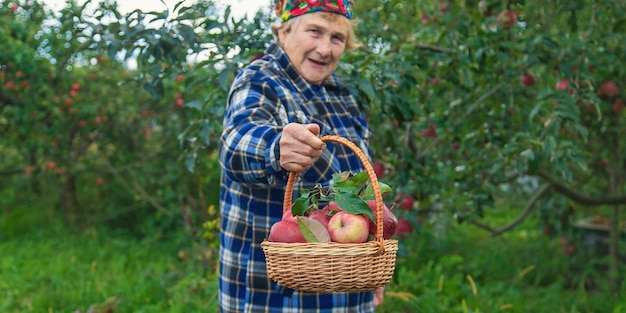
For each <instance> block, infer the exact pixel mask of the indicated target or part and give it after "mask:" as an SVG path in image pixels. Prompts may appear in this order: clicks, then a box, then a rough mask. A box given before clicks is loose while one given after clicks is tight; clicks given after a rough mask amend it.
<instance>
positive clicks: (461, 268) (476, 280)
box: [380, 217, 626, 313]
mask: <svg viewBox="0 0 626 313" xmlns="http://www.w3.org/2000/svg"><path fill="white" fill-rule="evenodd" d="M496 218H497V217H496ZM447 227H448V230H447V231H445V232H444V233H445V234H446V235H445V236H442V235H441V232H439V231H437V229H439V228H441V224H439V225H437V224H435V223H432V224H429V223H426V225H423V227H422V228H421V230H420V232H418V233H416V234H414V235H413V237H412V238H409V239H407V240H404V241H402V242H401V248H402V247H403V249H401V251H400V253H399V257H398V262H397V271H396V275H394V280H393V281H392V283H391V284H390V286H389V287H388V288H387V297H386V298H387V301H386V302H385V305H384V306H383V307H382V308H381V310H380V312H425V313H432V312H508V313H514V312H519V313H526V312H533V313H542V312H545V313H561V312H563V313H575V312H576V313H578V312H580V313H583V312H584V313H619V312H626V294H625V293H624V292H623V291H622V292H621V293H620V294H614V295H611V294H610V293H608V292H607V290H608V287H607V285H608V283H607V279H606V272H602V271H601V270H596V269H593V267H592V266H590V264H593V263H592V262H591V261H593V260H594V259H589V258H588V256H586V255H585V254H583V253H582V252H583V251H582V249H579V251H577V253H575V254H573V255H568V254H565V253H563V249H562V247H561V244H560V240H559V238H560V237H559V236H554V237H550V236H545V235H544V234H543V233H542V232H541V231H540V230H539V228H538V227H535V226H533V225H532V222H531V221H529V222H527V223H525V224H524V225H522V226H521V227H520V228H519V229H516V230H514V231H511V232H509V233H506V234H505V235H503V236H500V237H496V238H492V237H491V236H490V235H489V234H488V233H486V232H484V231H482V230H479V229H477V228H476V227H474V226H471V225H466V224H464V225H454V226H452V225H447ZM408 242H411V243H412V246H410V247H409V246H407V243H408ZM595 261H597V262H600V263H601V260H600V259H599V258H598V259H595ZM623 270H624V269H622V271H623ZM622 290H623V289H622Z"/></svg>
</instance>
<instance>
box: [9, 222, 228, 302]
mask: <svg viewBox="0 0 626 313" xmlns="http://www.w3.org/2000/svg"><path fill="white" fill-rule="evenodd" d="M60 247H62V249H60ZM0 250H2V251H3V257H2V260H0V276H1V277H2V280H0V299H2V300H0V309H1V310H2V312H7V313H9V312H10V313H13V312H75V311H81V312H87V311H88V310H89V311H90V312H107V311H109V312H118V311H119V312H155V313H156V312H190V311H203V312H215V311H216V308H217V280H216V279H215V278H214V276H213V275H214V274H213V271H212V267H211V266H210V265H211V263H210V256H209V255H207V252H206V251H204V250H202V249H200V248H199V246H197V245H192V243H191V242H189V241H188V239H187V238H186V236H181V235H178V237H159V236H151V237H148V238H145V239H143V240H138V239H136V238H133V237H131V236H128V234H121V233H115V232H112V231H105V230H101V231H97V230H95V229H88V230H86V231H84V232H81V233H76V232H72V231H68V230H67V229H66V228H63V227H56V228H53V227H48V228H46V229H45V230H39V231H33V232H30V233H29V234H27V235H24V236H16V237H13V238H12V240H11V241H2V243H1V244H0Z"/></svg>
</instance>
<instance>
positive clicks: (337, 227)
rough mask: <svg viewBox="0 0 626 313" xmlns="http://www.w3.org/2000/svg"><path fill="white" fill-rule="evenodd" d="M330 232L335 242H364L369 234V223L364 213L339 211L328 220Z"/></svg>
mask: <svg viewBox="0 0 626 313" xmlns="http://www.w3.org/2000/svg"><path fill="white" fill-rule="evenodd" d="M328 233H329V234H330V239H331V240H332V241H334V242H339V243H363V242H365V241H367V237H368V236H369V224H368V222H367V218H366V217H365V216H363V215H360V214H351V213H348V212H346V211H339V212H337V213H336V214H335V215H333V217H331V218H330V221H328Z"/></svg>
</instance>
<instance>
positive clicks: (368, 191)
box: [361, 181, 392, 200]
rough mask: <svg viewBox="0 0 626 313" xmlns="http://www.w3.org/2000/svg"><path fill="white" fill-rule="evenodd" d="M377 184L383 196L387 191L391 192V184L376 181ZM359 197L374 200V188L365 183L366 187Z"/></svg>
mask: <svg viewBox="0 0 626 313" xmlns="http://www.w3.org/2000/svg"><path fill="white" fill-rule="evenodd" d="M378 185H379V186H380V193H381V194H382V195H383V196H385V195H386V194H387V193H389V192H391V191H392V189H391V186H389V185H387V184H385V183H383V182H381V181H378ZM361 198H363V200H374V199H375V197H374V189H373V188H372V185H371V184H370V185H367V188H365V191H363V194H362V195H361Z"/></svg>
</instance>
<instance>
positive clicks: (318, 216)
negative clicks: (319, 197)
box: [309, 203, 341, 229]
mask: <svg viewBox="0 0 626 313" xmlns="http://www.w3.org/2000/svg"><path fill="white" fill-rule="evenodd" d="M340 210H341V209H340V208H339V206H338V205H337V204H335V203H330V204H328V205H326V206H324V207H323V208H321V209H318V210H314V211H313V212H311V213H309V218H312V219H314V220H317V221H318V222H320V223H322V225H324V227H326V229H328V222H330V218H331V216H332V215H333V214H334V213H335V212H338V211H340Z"/></svg>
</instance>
